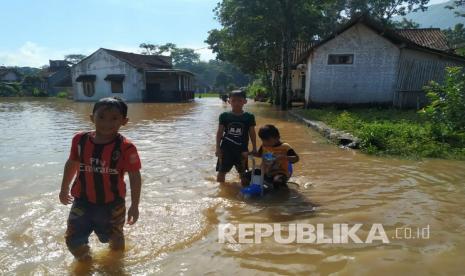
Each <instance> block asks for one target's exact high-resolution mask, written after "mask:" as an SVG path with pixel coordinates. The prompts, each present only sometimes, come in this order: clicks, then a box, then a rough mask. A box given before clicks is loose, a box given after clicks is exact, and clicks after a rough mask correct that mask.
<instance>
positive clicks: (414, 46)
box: [297, 16, 465, 107]
mask: <svg viewBox="0 0 465 276" xmlns="http://www.w3.org/2000/svg"><path fill="white" fill-rule="evenodd" d="M297 63H298V64H299V65H297V68H299V66H300V68H305V70H306V71H305V102H306V105H307V106H310V105H328V104H330V105H332V104H342V105H358V104H376V105H379V104H381V105H394V106H399V107H419V106H421V105H424V104H425V102H426V97H425V93H424V92H423V86H424V85H426V84H427V83H428V82H429V81H430V80H436V81H441V80H442V79H443V76H444V69H445V67H446V66H464V65H465V58H464V57H462V56H458V55H455V54H454V53H453V52H452V51H451V50H449V47H448V45H447V41H446V38H445V36H444V35H443V33H442V32H441V31H440V30H439V29H434V28H429V29H404V30H393V29H386V28H385V27H382V26H381V25H380V24H378V22H376V21H374V20H372V19H370V18H369V17H367V16H359V17H356V18H354V19H353V20H351V21H350V22H348V23H347V24H346V25H345V26H344V27H343V28H341V29H340V30H338V31H337V32H335V33H333V34H332V35H331V36H330V37H328V38H327V39H325V40H322V41H321V42H319V43H317V44H316V45H315V46H313V47H311V48H310V50H308V51H307V53H306V54H305V55H303V56H302V58H300V60H298V62H297Z"/></svg>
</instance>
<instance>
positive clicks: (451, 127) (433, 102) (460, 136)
mask: <svg viewBox="0 0 465 276" xmlns="http://www.w3.org/2000/svg"><path fill="white" fill-rule="evenodd" d="M425 91H426V92H427V97H428V99H429V101H430V104H429V105H428V106H427V107H425V108H424V109H423V110H422V111H421V113H422V114H423V115H424V116H425V117H427V118H428V119H429V120H430V121H431V122H432V123H433V131H434V135H435V136H437V137H436V138H437V139H439V140H441V141H444V142H449V143H454V144H457V145H458V146H460V145H462V146H465V73H464V71H463V68H461V67H449V68H447V69H446V75H445V78H444V84H439V83H437V82H434V81H432V82H431V83H430V85H429V86H427V87H425Z"/></svg>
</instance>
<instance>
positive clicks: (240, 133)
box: [215, 91, 257, 185]
mask: <svg viewBox="0 0 465 276" xmlns="http://www.w3.org/2000/svg"><path fill="white" fill-rule="evenodd" d="M229 103H230V104H231V109H232V110H231V112H224V113H222V114H221V115H220V118H219V125H218V131H217V133H216V152H215V154H216V156H217V157H218V162H217V165H216V171H217V172H218V175H217V181H218V182H220V183H223V182H224V181H225V177H226V173H228V172H229V171H230V170H231V168H232V167H233V166H234V167H236V170H237V172H238V173H239V175H240V176H241V182H242V184H243V185H247V182H248V181H247V178H246V177H245V170H246V166H247V165H246V164H247V155H248V153H249V150H248V146H249V138H250V141H251V142H252V152H253V153H255V152H256V151H257V144H256V134H255V116H254V115H253V114H251V113H249V112H244V110H243V107H244V105H245V104H246V103H247V99H246V96H245V92H243V91H233V92H231V94H230V96H229Z"/></svg>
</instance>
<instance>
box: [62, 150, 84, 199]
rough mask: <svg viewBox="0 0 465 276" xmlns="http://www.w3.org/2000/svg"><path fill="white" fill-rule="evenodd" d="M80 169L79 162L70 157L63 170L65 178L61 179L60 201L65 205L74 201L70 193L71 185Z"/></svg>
mask: <svg viewBox="0 0 465 276" xmlns="http://www.w3.org/2000/svg"><path fill="white" fill-rule="evenodd" d="M78 170H79V162H77V161H73V160H71V159H68V161H66V164H65V168H64V171H63V180H62V181H61V190H60V195H59V198H60V202H61V203H62V204H64V205H67V204H70V203H73V197H72V196H71V195H70V194H69V185H70V184H71V181H73V179H74V177H75V176H76V173H77V172H78Z"/></svg>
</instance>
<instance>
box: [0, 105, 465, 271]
mask: <svg viewBox="0 0 465 276" xmlns="http://www.w3.org/2000/svg"><path fill="white" fill-rule="evenodd" d="M246 107H247V109H249V110H250V111H252V112H253V113H255V114H256V117H257V123H258V125H263V124H265V123H272V124H275V125H276V126H277V127H278V128H279V129H280V132H281V135H282V137H283V140H284V141H286V142H288V143H290V144H291V145H292V146H293V148H295V150H296V151H297V152H298V153H299V155H300V156H301V161H300V162H299V163H297V164H296V166H295V167H294V176H293V178H292V181H294V182H296V183H297V184H298V186H297V185H294V186H292V185H291V189H290V190H289V192H288V193H283V194H280V195H273V196H269V197H267V198H265V199H263V200H259V201H257V200H247V201H245V200H243V199H241V198H240V197H239V193H238V191H239V189H240V188H239V184H238V182H237V181H238V180H237V176H236V175H234V174H232V175H231V176H229V179H228V181H229V183H228V185H222V186H219V185H217V184H216V183H215V172H214V168H215V162H216V160H215V156H214V135H215V130H216V127H217V124H218V122H217V119H218V115H219V114H220V113H221V112H223V111H224V110H226V109H227V106H226V105H223V104H222V103H221V101H220V100H218V99H202V100H197V101H196V102H194V103H184V104H145V103H134V104H130V105H129V117H130V123H129V124H128V125H127V126H126V127H124V128H123V130H122V133H123V134H124V135H126V136H127V137H129V138H131V139H132V140H133V141H134V143H135V144H136V145H137V147H138V150H139V152H140V155H141V159H142V166H143V169H142V176H143V181H144V184H143V194H142V199H141V215H140V220H139V222H138V223H137V224H136V225H134V226H132V227H129V226H128V227H126V228H125V231H126V236H127V248H126V251H125V252H124V254H123V255H122V256H115V255H113V254H112V253H111V252H108V250H107V248H106V246H105V245H102V244H100V243H98V242H97V239H96V238H95V237H94V236H93V238H92V239H91V245H92V249H93V256H94V260H93V261H92V262H90V263H87V264H80V263H76V262H74V261H73V259H72V257H71V254H69V253H68V252H67V250H66V246H65V244H64V238H63V234H64V230H65V220H66V217H67V213H68V208H69V207H66V206H62V205H60V204H59V202H58V189H59V185H60V181H61V175H62V170H63V164H64V161H65V160H66V158H67V155H68V151H69V146H70V142H71V138H72V136H73V134H74V133H75V132H77V131H79V130H87V129H90V128H91V127H92V125H91V123H90V122H89V116H88V115H89V113H90V112H91V109H92V104H91V103H74V102H70V101H66V100H55V99H33V100H24V99H23V100H18V99H2V101H1V102H0V128H1V129H2V138H3V139H2V140H0V153H1V154H0V183H1V185H0V212H1V218H0V260H1V262H0V274H9V273H17V274H32V273H38V274H53V275H55V274H56V275H61V274H67V273H69V274H108V275H115V274H116V275H125V274H128V275H132V274H138V273H147V274H153V273H165V274H180V273H184V274H191V275H199V274H208V273H210V274H221V273H222V272H223V274H224V271H226V272H227V273H228V274H233V273H241V274H257V273H259V272H265V273H266V272H268V273H278V274H302V275H308V274H312V273H314V274H322V275H327V274H330V273H339V274H342V275H352V274H377V275H392V274H412V273H417V274H443V275H456V274H463V273H464V272H465V271H464V269H463V262H464V261H465V257H464V255H463V250H464V249H465V237H464V235H463V232H464V231H465V208H464V202H465V186H464V185H463V179H464V178H465V163H464V162H456V161H444V160H424V161H420V162H418V161H409V160H397V159H393V158H378V157H373V156H366V155H364V154H360V153H359V152H356V151H352V150H343V149H339V148H337V147H335V146H333V145H330V144H328V143H327V142H326V141H325V140H324V139H323V138H321V137H320V135H318V134H316V133H314V132H313V131H311V130H309V129H308V128H307V127H305V126H303V125H301V124H299V123H296V122H295V121H293V120H292V119H290V118H288V117H287V116H286V114H285V113H283V112H281V111H276V110H273V108H270V107H269V106H268V105H265V104H253V103H249V104H247V106H246ZM278 222H279V223H282V224H283V225H286V224H294V223H310V224H317V223H323V224H324V225H325V226H327V227H328V231H331V228H332V225H333V224H334V223H348V224H355V223H363V224H364V226H365V225H366V226H369V225H371V224H372V223H382V224H383V226H384V229H385V230H386V231H387V234H388V236H389V238H390V241H391V242H390V243H389V244H379V243H374V244H354V243H349V244H338V245H336V244H333V245H331V244H296V243H292V244H278V243H276V242H275V241H274V240H273V239H264V240H263V242H262V243H260V244H220V243H218V242H217V226H218V224H219V223H232V224H238V223H278ZM427 225H430V229H431V237H430V239H428V240H418V239H417V240H413V239H410V240H406V239H404V240H395V239H391V237H392V236H393V235H394V234H395V231H396V228H398V227H405V226H411V227H425V226H427ZM368 230H369V228H366V227H364V228H363V233H362V234H361V235H360V236H363V235H366V233H367V232H368Z"/></svg>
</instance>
